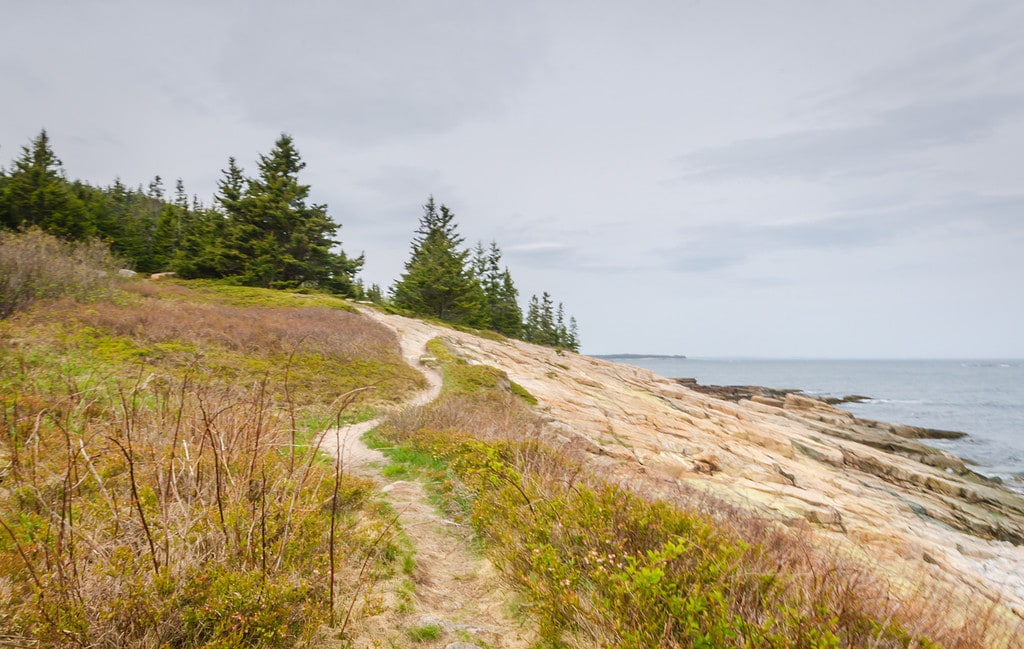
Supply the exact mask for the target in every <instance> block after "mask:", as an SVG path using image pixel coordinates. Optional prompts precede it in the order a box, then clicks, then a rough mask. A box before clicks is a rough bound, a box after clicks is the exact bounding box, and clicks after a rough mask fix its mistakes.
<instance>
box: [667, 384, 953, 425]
mask: <svg viewBox="0 0 1024 649" xmlns="http://www.w3.org/2000/svg"><path fill="white" fill-rule="evenodd" d="M672 380H673V381H675V382H676V383H679V384H680V385H683V386H686V387H687V388H689V389H691V390H696V391H697V392H701V393H703V394H708V395H711V396H713V397H715V398H718V399H725V400H726V401H735V402H740V401H743V400H750V401H755V402H757V403H761V404H764V405H768V406H776V407H779V408H784V407H786V399H787V398H788V397H789V396H790V395H793V396H794V400H797V399H809V400H811V401H813V402H815V403H814V404H810V406H811V407H812V408H813V407H814V406H815V405H816V404H821V405H822V406H836V405H840V404H843V403H864V402H865V401H870V400H871V397H868V396H864V395H862V394H848V395H846V396H843V397H816V396H812V395H809V394H807V393H805V392H804V391H803V390H799V389H795V388H768V387H764V386H760V385H703V384H701V383H698V382H697V379H694V378H673V379H672ZM800 403H807V402H803V401H801V402H800ZM835 412H839V413H846V414H850V415H851V416H853V415H852V413H847V411H845V410H835ZM853 418H854V420H856V421H857V422H858V423H859V424H861V425H863V426H867V427H869V428H874V429H879V430H886V431H888V432H890V433H892V434H894V435H897V436H899V437H904V438H907V439H961V438H963V437H967V433H962V432H960V431H955V430H941V429H938V428H922V427H920V426H908V425H906V424H892V423H887V422H884V421H875V420H873V419H864V418H861V417H856V416H853Z"/></svg>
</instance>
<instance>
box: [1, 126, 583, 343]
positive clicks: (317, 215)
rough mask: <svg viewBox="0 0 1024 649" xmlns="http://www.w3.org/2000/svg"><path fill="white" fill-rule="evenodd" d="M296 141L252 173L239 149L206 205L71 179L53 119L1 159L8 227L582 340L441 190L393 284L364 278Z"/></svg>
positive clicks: (151, 187) (211, 272) (130, 258)
mask: <svg viewBox="0 0 1024 649" xmlns="http://www.w3.org/2000/svg"><path fill="white" fill-rule="evenodd" d="M305 166H306V164H305V162H303V160H302V158H301V156H300V154H299V151H298V149H297V148H296V145H295V141H294V140H293V138H292V137H291V136H290V135H287V134H281V136H280V137H279V138H278V139H277V141H276V142H275V143H274V146H273V148H272V149H271V150H270V152H269V153H266V154H260V155H259V156H258V159H257V161H256V169H255V173H253V174H251V175H247V174H246V172H245V170H244V169H243V168H242V167H241V166H239V163H238V161H237V159H236V158H234V157H230V158H229V159H228V161H227V164H226V167H225V168H224V169H223V170H221V177H220V180H219V181H218V183H217V192H216V194H215V196H214V197H213V201H212V203H210V204H206V203H204V202H203V201H202V200H200V199H199V197H198V196H196V195H195V194H192V195H189V193H188V192H187V190H186V188H185V186H184V182H183V181H182V180H181V179H180V178H179V179H178V180H176V181H175V183H174V187H173V189H169V188H167V187H166V186H165V181H164V178H162V177H161V176H159V175H158V176H155V177H154V178H153V179H152V181H150V182H149V183H148V185H147V186H145V187H143V186H141V185H140V186H137V187H129V186H127V185H125V184H124V183H122V182H121V181H120V180H119V179H118V180H115V181H114V182H113V184H111V185H109V186H106V187H98V186H94V185H91V184H89V183H87V182H84V181H81V180H69V179H68V177H67V174H66V172H65V169H64V166H63V164H62V162H61V160H60V158H59V157H58V156H57V155H56V153H55V152H54V148H53V146H52V144H51V142H50V138H49V135H48V134H47V132H46V130H45V129H44V130H42V131H41V132H40V133H39V135H38V136H36V137H35V138H33V139H32V140H31V142H30V143H29V144H28V145H26V146H23V147H22V148H21V153H20V155H18V156H17V157H16V158H15V159H14V160H13V161H12V162H11V165H10V167H9V168H2V169H0V228H2V229H4V230H16V231H17V230H27V229H39V230H42V231H44V232H46V233H48V234H52V235H54V236H57V237H59V238H61V239H64V240H66V241H89V240H99V241H102V242H104V243H106V244H107V245H109V247H110V250H111V252H112V253H113V254H114V255H115V256H116V258H118V259H120V260H121V261H122V262H123V263H124V264H125V265H126V266H127V267H130V268H131V269H134V270H135V271H137V272H139V273H146V274H150V273H165V272H170V273H175V274H176V275H177V276H179V277H182V278H185V279H209V280H218V281H221V282H225V283H229V284H238V285H242V286H252V287H262V288H276V289H287V290H304V291H319V292H327V293H332V294H337V295H343V296H347V297H351V298H355V299H361V300H367V301H371V302H374V303H377V304H380V305H382V306H387V307H389V308H394V309H396V310H399V311H404V312H407V313H410V314H414V315H421V316H430V317H434V318H437V319H439V320H441V321H444V322H449V323H452V324H455V325H460V326H466V327H472V328H476V329H490V330H493V331H496V332H498V333H500V334H502V335H505V336H509V337H513V338H520V339H522V340H525V341H527V342H533V343H538V344H543V345H550V346H554V347H558V348H564V349H570V350H573V351H578V350H579V334H578V330H577V325H576V320H575V318H573V317H571V316H568V317H567V316H566V314H565V309H564V306H563V305H562V304H561V303H558V304H557V305H556V304H555V302H554V299H553V298H552V297H551V295H550V294H549V293H547V292H544V293H543V294H542V295H541V296H540V297H538V296H536V295H534V296H532V297H531V298H530V300H529V302H528V306H527V311H526V314H525V317H524V313H523V309H522V307H521V306H520V304H519V292H518V290H517V289H516V286H515V283H514V281H513V279H512V276H511V274H510V272H509V269H508V267H507V266H503V265H502V252H501V249H500V248H499V246H498V244H497V242H494V241H492V242H491V243H490V245H489V246H484V245H483V243H478V244H477V245H476V246H475V247H473V248H469V247H466V246H465V245H464V240H463V237H462V236H461V235H460V234H459V233H458V224H457V223H456V222H455V220H454V219H455V214H454V212H453V211H452V210H451V209H449V208H448V207H447V206H445V205H444V204H441V205H438V204H437V203H436V202H435V200H434V198H433V196H431V197H429V198H428V200H427V202H426V204H425V205H424V206H423V214H422V216H421V217H420V220H419V225H418V227H417V229H416V230H415V233H414V236H413V239H412V244H411V251H410V256H409V260H408V261H407V262H406V264H405V272H404V273H402V275H401V277H400V278H398V279H397V280H396V282H395V283H394V285H393V286H391V287H390V289H389V290H388V291H387V292H385V291H383V290H382V289H381V288H380V286H378V285H376V284H374V285H371V286H370V287H364V286H363V283H362V281H361V280H360V279H359V278H358V277H357V276H358V274H359V272H360V270H361V269H362V267H363V264H364V261H365V259H364V256H363V255H359V256H351V255H349V254H346V252H345V251H344V250H343V249H342V247H341V241H340V240H339V239H338V238H337V237H338V231H339V230H340V227H341V226H340V225H339V224H337V223H336V222H335V221H334V220H333V219H332V218H331V216H330V214H329V213H328V208H327V206H326V205H322V204H317V203H313V202H311V201H310V185H308V184H304V183H303V182H302V181H301V179H300V173H301V172H302V171H303V169H304V168H305Z"/></svg>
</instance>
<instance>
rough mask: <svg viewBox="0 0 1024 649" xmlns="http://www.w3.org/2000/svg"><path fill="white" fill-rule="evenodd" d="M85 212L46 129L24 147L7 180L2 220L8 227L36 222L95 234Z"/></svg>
mask: <svg viewBox="0 0 1024 649" xmlns="http://www.w3.org/2000/svg"><path fill="white" fill-rule="evenodd" d="M86 216H87V212H86V210H85V205H84V204H83V203H82V201H81V200H80V199H79V198H78V197H77V196H75V195H74V193H73V192H72V191H71V188H70V185H69V183H68V182H67V180H66V179H65V178H64V169H63V165H62V164H61V161H60V159H59V158H58V157H57V156H56V154H54V152H53V149H51V148H50V138H49V135H47V133H46V129H43V130H42V131H40V132H39V135H38V136H36V138H35V139H33V140H32V142H31V144H30V145H29V146H23V147H22V154H21V156H20V157H19V158H18V159H17V160H15V161H14V168H13V169H11V173H10V175H9V176H8V178H7V180H6V182H5V183H4V186H3V194H2V195H0V224H3V225H4V226H6V227H8V228H21V227H27V226H32V225H35V226H39V227H40V228H42V229H43V230H46V231H47V232H49V233H50V234H54V235H56V236H59V237H64V238H68V239H80V238H83V237H86V236H91V235H93V234H95V228H94V226H93V224H92V223H90V222H89V221H88V219H87V218H86Z"/></svg>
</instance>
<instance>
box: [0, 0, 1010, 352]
mask: <svg viewBox="0 0 1024 649" xmlns="http://www.w3.org/2000/svg"><path fill="white" fill-rule="evenodd" d="M0 9H2V11H0V15H2V16H3V18H2V20H0V89H2V90H0V94H2V101H0V162H2V164H4V165H9V163H10V161H11V160H12V159H13V158H14V157H16V156H17V155H18V153H19V152H20V147H21V146H22V145H25V144H27V143H28V141H29V140H30V139H31V138H32V137H34V136H35V135H36V134H37V133H38V132H39V130H40V129H41V128H43V127H45V128H46V129H48V131H49V133H50V137H51V140H52V143H53V146H54V149H55V151H56V153H57V154H58V156H59V157H60V158H61V159H62V160H63V161H64V165H65V169H66V172H67V174H68V176H69V177H71V178H81V179H83V180H87V181H89V182H91V183H93V184H100V185H106V184H108V183H110V182H112V181H113V180H114V178H115V177H120V178H121V179H122V180H123V181H124V182H126V183H128V184H130V185H137V184H139V183H147V182H148V181H149V180H150V179H151V178H152V177H153V176H154V175H156V174H160V175H161V176H163V177H164V178H165V183H166V185H167V186H170V187H173V183H174V179H175V178H178V177H181V178H182V179H183V180H184V182H185V186H186V189H187V190H188V191H189V193H196V194H198V195H199V196H200V198H201V199H203V200H204V201H205V202H207V203H209V202H210V197H211V196H212V195H213V192H214V190H215V186H216V181H217V179H218V178H219V177H220V170H221V169H223V168H224V167H225V166H226V163H227V159H228V156H235V157H236V158H238V160H239V163H240V164H241V165H242V166H243V167H244V168H245V169H246V170H247V171H252V170H254V169H255V159H256V156H257V154H259V153H265V152H267V151H269V150H270V148H271V147H272V146H273V143H274V140H275V139H276V138H277V136H278V135H279V134H280V133H281V132H287V133H290V134H291V135H293V136H294V138H295V140H296V144H297V146H298V148H299V150H300V152H301V154H302V156H303V159H304V160H305V161H306V163H307V168H306V171H305V172H304V179H305V180H306V181H307V182H309V183H310V184H312V186H313V199H314V200H316V201H318V202H324V203H327V204H328V207H329V211H330V213H331V215H332V216H333V217H334V219H335V220H336V221H337V222H339V223H341V224H342V229H341V231H340V236H341V239H342V241H343V245H344V248H345V250H346V251H347V252H349V253H353V254H358V253H359V252H361V251H365V252H366V259H367V262H366V267H365V270H364V272H363V277H364V280H365V281H366V282H367V283H371V282H376V283H379V284H381V285H382V286H390V285H391V284H392V283H393V281H394V279H395V278H396V277H398V275H399V274H400V273H401V270H402V264H403V262H404V261H405V260H406V258H407V255H408V250H409V240H410V238H411V236H412V232H413V230H414V229H415V228H416V224H417V220H418V218H419V216H420V214H421V211H422V210H421V205H422V204H423V203H424V201H425V200H426V198H427V196H428V195H429V194H433V195H434V196H435V197H436V198H437V200H438V201H439V202H443V203H445V204H447V205H448V206H449V207H450V208H452V210H454V212H455V214H456V220H457V221H458V223H459V226H460V230H461V232H462V234H463V235H464V236H465V237H466V239H467V242H468V243H473V242H475V241H477V240H478V239H482V240H484V241H485V242H486V241H489V240H491V239H495V240H497V242H498V244H499V245H500V246H501V248H502V249H503V250H504V253H505V261H506V262H507V264H508V265H509V267H510V270H511V271H512V275H513V277H514V278H515V280H516V283H517V285H518V287H519V290H520V293H521V294H522V301H523V302H524V303H525V302H526V300H527V299H528V298H529V296H530V294H531V293H539V292H541V291H544V290H548V291H550V292H551V293H552V294H553V295H554V297H555V299H556V300H561V301H563V302H564V303H565V306H566V309H567V311H568V312H569V313H571V314H574V315H575V316H576V317H577V319H578V320H579V324H580V334H581V338H582V342H583V351H584V352H586V353H593V354H601V353H613V352H637V353H662V354H687V355H691V356H730V357H737V356H738V357H746V356H754V357H826V358H858V357H866V358H886V357H898V358H903V357H1018V358H1019V357H1024V289H1022V285H1024V36H1022V35H1024V3H1022V2H1019V1H1017V0H1002V1H993V2H983V1H981V2H967V1H955V2H950V1H945V0H927V1H925V0H920V1H910V0H905V1H893V0H884V1H872V0H849V1H835V2H820V1H816V0H815V1H811V0H807V1H803V2H787V1H772V2H759V1H749V2H736V1H730V0H716V1H714V2H712V1H707V2H684V1H681V0H676V1H664V2H644V1H633V2H628V3H627V2H597V1H578V2H574V1H566V2H559V1H536V2H533V1H519V2H485V1H483V0H450V1H449V0H445V1H432V0H407V1H402V2H389V1H375V2H354V1H341V2H331V1H326V0H325V1H322V2H301V1H295V2H281V1H280V0H277V1H276V2H262V1H260V2H251V1H247V2H215V1H209V2H207V1H202V2H182V1H178V2H163V3H152V2H137V1H125V2H99V1H95V2H92V1H86V0H75V1H64V2H61V1H57V0H54V1H49V2H26V1H22V0H0Z"/></svg>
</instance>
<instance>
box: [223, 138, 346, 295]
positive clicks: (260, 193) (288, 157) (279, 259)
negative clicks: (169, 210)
mask: <svg viewBox="0 0 1024 649" xmlns="http://www.w3.org/2000/svg"><path fill="white" fill-rule="evenodd" d="M305 166H306V163H304V162H303V161H302V159H301V157H300V156H299V152H298V150H297V149H296V148H295V144H294V141H293V140H292V138H291V136H289V135H287V134H282V135H281V137H280V138H279V139H278V140H277V142H276V143H275V144H274V148H273V150H272V151H271V152H270V153H269V154H268V155H260V158H259V163H258V165H257V167H258V172H259V173H258V175H257V176H256V177H255V178H249V179H246V180H245V183H244V189H243V188H242V187H240V183H239V180H240V177H241V171H240V170H239V169H238V168H237V166H236V165H235V164H234V162H233V161H230V162H229V168H228V170H227V171H226V172H225V178H224V180H223V181H222V182H221V195H220V196H218V201H219V202H220V203H221V205H222V206H223V207H224V208H225V216H226V218H227V220H228V224H227V230H228V233H227V234H228V236H227V237H226V241H225V248H226V250H225V253H224V255H223V257H224V262H225V264H224V265H225V269H226V270H228V272H231V273H232V274H236V277H237V279H238V280H239V281H241V282H242V283H243V284H249V285H253V286H267V287H277V288H294V287H298V286H304V285H305V286H320V287H325V288H328V289H330V290H332V291H336V292H342V293H347V292H350V291H351V290H352V287H353V284H352V279H353V277H354V275H355V274H356V273H357V272H358V271H359V269H360V268H361V267H362V265H363V257H362V256H360V257H358V258H355V259H350V258H349V257H348V256H346V255H345V253H344V252H341V251H339V252H332V247H333V246H335V245H336V244H338V243H339V242H338V241H336V240H335V239H332V238H331V237H332V236H333V235H334V234H335V232H336V231H337V230H338V227H339V226H338V225H337V224H335V223H334V222H333V221H332V220H331V219H330V217H329V216H328V215H327V206H326V205H317V204H308V203H307V199H308V198H309V185H305V184H302V183H301V182H299V172H300V171H302V170H303V169H304V168H305Z"/></svg>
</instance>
